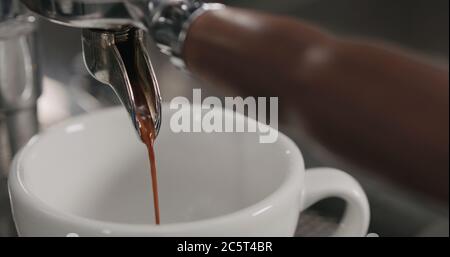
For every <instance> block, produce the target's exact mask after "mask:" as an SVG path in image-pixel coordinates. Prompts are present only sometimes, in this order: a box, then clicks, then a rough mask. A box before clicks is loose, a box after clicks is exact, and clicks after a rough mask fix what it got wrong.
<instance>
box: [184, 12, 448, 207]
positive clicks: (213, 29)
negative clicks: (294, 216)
mask: <svg viewBox="0 0 450 257" xmlns="http://www.w3.org/2000/svg"><path fill="white" fill-rule="evenodd" d="M183 57H184V59H185V61H186V63H187V66H188V69H189V70H191V71H192V72H193V73H195V74H197V75H198V76H200V77H201V78H204V79H206V80H208V81H210V82H213V83H218V84H222V85H227V86H230V87H234V88H238V89H242V90H245V91H246V92H247V93H249V94H254V95H255V94H256V95H266V96H269V95H270V96H279V97H280V103H281V104H283V103H288V104H289V105H290V106H292V107H295V109H296V110H297V111H298V114H299V117H300V118H301V119H302V123H303V124H304V125H305V127H304V128H305V129H307V131H309V133H310V135H312V136H314V138H315V139H316V140H318V141H319V142H320V143H322V144H323V145H324V146H326V147H328V149H330V150H332V151H334V152H335V153H338V154H340V155H341V156H343V157H346V158H348V159H350V160H352V161H354V162H356V163H358V164H361V165H364V166H365V167H370V168H374V169H376V170H379V171H381V172H385V173H386V175H387V176H389V177H391V178H393V179H397V180H398V181H400V182H401V183H403V184H407V185H409V186H412V187H414V188H415V189H419V190H422V191H424V192H427V193H430V194H432V195H434V196H438V197H441V198H442V199H448V168H449V162H448V133H449V126H448V124H449V119H448V117H449V112H448V110H449V102H448V96H449V91H448V68H438V67H434V66H432V65H430V64H427V63H426V62H422V61H421V60H419V59H416V58H414V57H410V56H408V55H406V54H404V53H401V52H400V51H397V50H393V48H387V47H381V46H377V45H372V44H368V43H363V42H357V41H351V40H343V39H338V38H335V37H333V36H331V35H328V34H326V33H324V32H322V31H320V30H319V29H317V28H315V27H312V26H309V25H306V24H304V23H302V22H300V21H297V20H294V19H291V18H286V17H276V16H270V15H266V14H261V13H257V12H252V11H246V10H240V9H234V8H226V9H224V10H220V11H211V12H208V13H206V14H204V15H202V16H201V17H199V18H198V19H197V20H196V21H195V22H194V23H193V25H192V26H191V28H190V30H189V32H188V35H187V39H186V43H185V48H184V51H183Z"/></svg>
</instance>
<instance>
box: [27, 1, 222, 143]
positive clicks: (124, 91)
mask: <svg viewBox="0 0 450 257" xmlns="http://www.w3.org/2000/svg"><path fill="white" fill-rule="evenodd" d="M22 2H23V3H24V4H25V5H26V6H27V7H28V8H29V9H30V10H32V11H34V12H35V13H37V14H39V15H41V16H42V17H44V18H46V19H48V20H50V21H53V22H56V23H59V24H63V25H67V26H74V27H80V28H83V32H82V44H83V54H84V60H85V64H86V67H87V68H88V70H89V72H90V74H91V75H92V76H94V77H95V78H96V79H97V80H98V81H100V82H102V83H104V84H108V85H110V86H111V87H112V88H113V89H114V91H115V93H116V94H117V95H118V97H119V98H120V100H121V101H122V103H123V105H124V106H125V108H126V109H127V111H128V113H129V114H130V117H131V119H132V122H133V124H134V126H135V128H136V130H137V132H138V134H140V130H139V124H138V118H137V113H138V111H139V105H140V104H142V103H137V101H136V100H137V99H136V97H137V92H135V91H136V89H137V88H136V85H140V88H141V89H142V91H143V93H144V95H145V101H146V102H147V106H148V109H149V110H148V111H149V112H150V116H151V118H152V120H153V124H154V126H155V132H156V135H157V134H158V132H159V128H160V124H161V101H162V100H161V96H160V90H159V86H158V82H157V79H156V76H155V72H154V70H153V68H152V65H151V61H150V58H149V55H148V50H147V47H146V38H147V37H146V35H145V33H144V32H148V33H149V34H150V35H151V36H152V37H153V39H154V40H155V42H156V43H157V44H158V46H159V47H160V49H161V51H162V52H164V53H166V54H168V55H170V56H172V61H173V62H174V63H175V64H176V65H177V66H180V67H182V66H184V62H183V61H182V58H181V49H182V45H183V42H184V39H185V36H186V30H187V27H188V26H189V24H190V23H191V22H192V21H193V20H194V18H195V17H197V16H199V14H201V13H202V12H203V11H205V10H209V9H214V8H219V7H221V5H216V4H204V3H202V2H201V1H196V0H22ZM141 102H142V101H141Z"/></svg>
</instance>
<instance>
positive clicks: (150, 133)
mask: <svg viewBox="0 0 450 257" xmlns="http://www.w3.org/2000/svg"><path fill="white" fill-rule="evenodd" d="M138 120H139V130H140V132H141V138H142V141H143V142H144V144H145V145H146V146H147V150H148V159H149V160H150V175H151V178H152V189H153V205H154V211H155V223H156V224H157V225H159V224H160V216H159V196H158V179H157V176H156V158H155V149H154V140H155V127H154V125H153V121H152V120H151V119H148V118H145V117H142V116H138Z"/></svg>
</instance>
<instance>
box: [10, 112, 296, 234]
mask: <svg viewBox="0 0 450 257" xmlns="http://www.w3.org/2000/svg"><path fill="white" fill-rule="evenodd" d="M163 106H164V107H165V108H167V107H168V104H163ZM122 111H123V108H122V107H111V108H105V109H102V110H98V111H94V112H91V113H87V114H82V115H79V116H76V117H73V118H70V119H68V120H66V121H63V122H61V123H58V124H56V125H53V126H51V127H50V128H48V129H46V130H45V131H44V132H41V133H40V134H38V135H35V136H34V137H33V138H32V139H31V140H30V141H29V142H28V143H27V144H26V145H25V146H24V147H23V148H22V149H21V150H20V151H19V152H18V153H17V155H16V156H15V158H14V161H13V163H12V165H11V172H10V175H9V178H8V190H9V195H10V200H11V202H14V201H13V199H12V198H13V195H14V197H15V198H17V199H18V200H19V201H21V202H23V203H24V204H26V205H27V206H29V207H30V208H31V209H32V210H33V211H36V212H38V213H41V214H44V215H46V216H48V217H51V218H53V219H56V220H58V221H60V222H63V223H65V224H71V225H74V226H77V227H88V228H90V229H91V230H98V231H101V232H102V233H104V234H111V233H112V234H115V233H117V234H120V233H170V232H182V231H190V230H192V229H200V228H202V227H210V226H214V224H223V223H230V222H231V223H232V222H233V221H234V220H236V219H237V218H238V219H239V218H244V217H256V216H259V215H261V214H265V213H269V212H271V211H273V210H272V209H273V208H272V207H274V206H276V203H277V202H279V200H280V201H281V199H284V198H286V197H287V196H288V195H290V194H292V193H293V192H298V187H299V186H301V187H302V186H303V184H304V173H305V166H304V160H303V155H302V153H301V151H300V149H299V148H298V147H297V145H296V144H295V143H294V142H293V141H292V139H290V138H289V137H287V136H286V135H285V134H283V133H282V132H278V133H279V134H278V141H279V143H280V144H283V145H286V146H287V147H286V149H289V150H290V151H291V153H290V156H291V157H290V158H289V160H290V163H289V165H288V167H289V168H288V169H289V171H288V173H287V174H286V176H285V177H284V179H283V180H282V183H281V184H280V185H279V186H278V187H277V188H276V189H275V190H274V191H272V192H271V193H270V194H269V195H268V196H266V197H265V198H263V199H261V200H259V201H258V202H256V203H254V204H251V205H249V206H247V207H245V208H242V209H239V210H236V211H233V212H230V213H227V214H223V215H219V216H214V217H210V218H207V219H202V220H196V221H188V222H174V223H168V224H164V223H162V224H160V225H156V224H127V223H123V222H110V221H103V220H97V219H92V218H88V217H83V216H80V215H77V214H74V213H71V212H68V211H63V210H60V209H58V208H57V207H54V206H51V205H50V204H48V203H46V202H45V201H44V200H43V199H41V198H39V197H38V196H37V195H35V194H33V192H31V191H30V190H29V189H28V188H27V186H26V184H25V183H24V182H23V173H25V172H26V171H25V169H24V167H23V162H24V159H25V158H27V155H28V154H29V152H30V151H31V150H32V149H33V147H34V146H35V145H36V144H39V142H40V138H41V137H44V136H46V135H48V134H51V133H52V131H54V130H60V129H63V128H65V127H67V126H68V125H70V124H74V123H79V122H80V121H83V120H86V119H89V118H90V117H92V116H97V115H106V114H108V113H119V112H122ZM224 111H225V112H232V111H230V110H227V109H224ZM237 115H241V114H237ZM271 129H273V128H271ZM299 203H300V200H299ZM13 216H15V215H13ZM13 218H14V219H15V217H13Z"/></svg>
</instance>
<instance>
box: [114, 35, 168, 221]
mask: <svg viewBox="0 0 450 257" xmlns="http://www.w3.org/2000/svg"><path fill="white" fill-rule="evenodd" d="M135 33H137V29H135V28H130V29H129V30H126V31H124V32H121V33H117V34H116V38H115V39H116V46H117V49H118V51H119V52H120V55H121V56H122V59H123V63H124V66H125V68H126V72H127V74H128V79H129V82H130V88H127V91H128V93H129V96H130V98H131V99H133V100H132V101H131V102H132V103H133V104H134V106H133V107H134V110H135V112H136V113H135V115H136V117H135V118H136V122H137V124H138V129H139V133H140V136H141V139H142V142H143V143H144V144H145V145H146V146H147V151H148V157H149V161H150V176H151V184H152V190H153V205H154V213H155V223H156V224H157V225H159V224H160V213H159V197H158V179H157V176H156V158H155V150H154V142H155V138H156V129H155V124H154V121H153V116H152V106H153V105H152V102H153V101H154V99H155V95H154V92H153V91H152V90H151V89H152V88H153V87H154V84H153V83H155V81H153V79H152V78H151V77H149V76H147V74H148V71H146V70H145V69H147V67H148V66H146V65H145V63H142V58H140V57H141V56H140V54H142V52H139V49H140V47H142V46H141V45H140V44H141V42H140V41H139V38H138V37H137V36H136V35H137V34H135Z"/></svg>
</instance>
